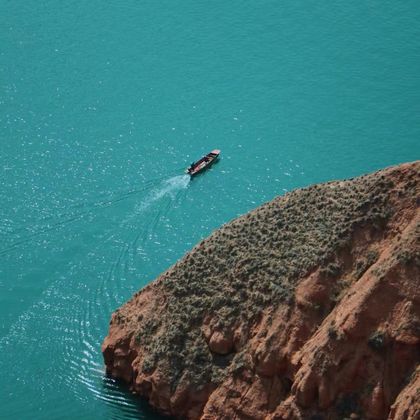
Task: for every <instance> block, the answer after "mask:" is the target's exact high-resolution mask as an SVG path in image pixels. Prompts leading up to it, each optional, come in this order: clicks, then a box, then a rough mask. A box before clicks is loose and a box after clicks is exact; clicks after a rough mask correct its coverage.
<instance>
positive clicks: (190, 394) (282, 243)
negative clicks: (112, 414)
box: [102, 162, 420, 420]
mask: <svg viewBox="0 0 420 420" xmlns="http://www.w3.org/2000/svg"><path fill="white" fill-rule="evenodd" d="M419 178H420V162H415V163H410V164H403V165H400V166H397V167H392V168H388V169H385V170H383V171H379V172H376V173H374V174H370V175H366V176H362V177H360V178H356V179H351V180H348V181H338V182H330V183H326V184H322V185H314V186H311V187H309V188H305V189H301V190H297V191H294V192H291V193H289V194H286V195H285V196H283V197H278V198H276V199H274V200H273V201H271V202H269V203H267V204H264V205H263V206H261V207H259V208H257V209H256V210H254V211H252V212H250V213H248V214H247V215H245V216H242V217H240V218H238V219H236V220H234V221H232V222H230V223H228V224H226V225H225V226H223V227H222V228H220V229H219V230H217V231H216V232H214V233H213V234H212V235H211V236H210V237H208V238H207V239H205V240H203V241H202V242H201V243H200V244H198V245H197V246H196V247H195V248H194V249H193V250H192V251H191V252H189V253H188V254H187V255H186V256H185V257H184V258H182V260H180V261H179V262H177V263H176V264H175V265H174V266H173V267H171V268H170V269H169V270H168V271H166V272H165V273H163V274H162V275H161V276H160V277H159V278H158V279H157V280H155V281H154V282H153V283H151V284H150V285H148V286H147V287H145V288H144V289H143V290H141V291H140V292H138V293H136V294H135V295H134V296H133V298H132V299H131V300H130V301H129V302H127V303H126V304H125V305H124V306H122V307H121V308H120V309H118V310H117V311H116V312H115V313H114V314H113V315H112V320H111V324H110V331H109V335H108V336H107V337H106V339H105V341H104V343H103V347H102V351H103V356H104V360H105V364H106V370H107V372H108V373H109V374H110V375H112V376H114V377H116V378H121V379H122V380H124V381H126V382H127V383H128V384H129V385H130V387H131V389H132V390H133V391H134V392H136V393H137V394H139V395H141V396H143V397H145V398H147V399H148V400H149V402H150V404H152V405H153V406H155V407H156V408H157V409H158V410H159V411H160V412H162V413H165V414H172V415H175V416H177V417H180V418H188V419H199V418H201V419H216V418H217V419H311V418H312V419H314V420H315V419H322V418H325V419H343V418H353V419H357V418H360V419H362V418H364V419H385V418H389V419H414V418H420V394H419V392H420V391H419V390H420V367H419V361H420V284H419V283H420V281H419V278H420V276H419V271H420V270H419V266H420V260H419V243H418V240H419V229H420V228H419V221H420V217H419V211H418V206H419V204H420V200H419Z"/></svg>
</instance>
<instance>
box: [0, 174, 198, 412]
mask: <svg viewBox="0 0 420 420" xmlns="http://www.w3.org/2000/svg"><path fill="white" fill-rule="evenodd" d="M189 182H190V177H189V176H188V175H179V176H173V177H169V178H166V179H163V180H160V181H159V182H158V183H154V184H153V186H152V187H151V188H149V189H148V190H147V191H144V195H143V196H142V197H141V199H140V200H138V201H137V203H136V204H134V205H132V204H131V206H130V207H124V208H122V209H120V208H118V211H115V212H114V213H115V215H114V218H115V219H116V220H117V222H116V223H114V224H112V225H111V224H108V223H105V224H103V229H102V231H101V232H98V233H97V234H96V235H97V236H95V238H91V239H90V243H91V245H90V247H89V249H88V252H81V253H79V254H78V256H77V258H73V259H71V260H68V261H67V263H66V267H65V268H64V270H61V269H60V274H59V275H58V272H57V275H56V274H55V273H52V274H51V280H52V281H51V282H50V283H49V285H48V287H47V288H46V289H45V290H44V291H43V293H42V294H41V295H40V296H39V298H38V299H37V301H36V302H34V303H33V304H32V306H31V307H29V308H28V309H27V310H26V311H25V312H24V313H23V314H21V316H20V317H19V318H18V319H17V320H16V322H15V323H14V324H12V325H11V328H10V330H9V332H8V333H7V334H6V335H5V336H4V337H2V338H0V351H2V352H3V353H7V351H6V350H7V348H14V349H16V350H17V351H19V352H20V354H22V360H23V361H24V362H23V364H22V367H21V368H19V369H20V371H19V375H21V376H22V377H25V378H29V379H25V380H26V387H25V388H24V389H25V392H27V391H28V389H29V391H30V392H33V394H34V395H36V394H37V393H38V392H39V383H40V382H42V380H43V377H44V376H45V375H47V376H48V378H49V380H48V381H49V382H48V384H46V383H45V384H44V385H43V387H44V389H43V392H44V393H45V395H46V396H48V391H49V389H50V388H51V389H52V388H57V387H62V388H63V389H66V392H68V393H70V394H72V395H73V396H74V397H76V398H77V399H79V400H81V401H84V402H86V403H88V402H89V401H90V398H92V397H93V398H95V399H99V400H103V401H105V402H106V404H107V405H108V406H109V409H110V410H111V413H113V414H115V415H117V414H118V416H121V418H125V419H128V418H133V419H134V418H138V412H139V408H138V404H139V403H138V401H137V400H134V399H132V398H131V396H130V394H128V393H127V392H125V390H124V389H122V388H121V387H120V386H119V385H118V384H117V383H116V382H115V381H113V380H112V379H110V378H106V377H105V376H104V371H103V361H102V355H101V353H100V351H99V349H100V346H101V340H102V338H103V337H104V336H105V334H106V330H107V326H108V323H109V317H110V314H111V312H112V311H113V310H115V309H116V307H118V306H119V305H121V304H122V303H123V302H124V301H125V300H127V299H128V297H129V296H130V295H131V294H132V293H134V291H137V290H138V288H139V287H140V285H141V284H142V281H143V282H144V281H145V280H144V279H143V278H142V276H143V277H144V272H145V271H147V270H146V269H145V264H149V260H153V258H152V256H151V255H150V252H152V251H150V250H149V247H150V245H152V246H155V247H158V245H154V244H155V243H156V241H159V240H161V236H162V235H163V232H164V229H165V226H166V224H169V225H170V223H169V222H168V220H169V218H170V217H171V216H170V212H171V210H172V209H176V208H179V207H178V206H179V203H180V202H181V200H182V199H183V197H185V194H186V192H187V189H188V186H189ZM134 195H135V194H132V195H131V196H130V197H133V196H134ZM118 197H119V198H122V197H121V196H118ZM115 199H117V197H115ZM124 201H125V200H124ZM129 204H130V203H129ZM97 208H100V207H97ZM123 211H124V212H125V216H122V212H123ZM92 214H93V213H92ZM61 222H64V220H62V221H61ZM56 223H59V221H56ZM64 225H65V223H63V225H62V226H64ZM72 227H73V226H72ZM74 227H76V226H74ZM77 227H79V225H77ZM162 229H163V230H162ZM75 235H76V236H74V237H73V241H72V243H71V244H68V246H70V245H73V242H77V241H79V240H80V237H81V236H80V235H82V232H76V233H75ZM28 240H29V239H28ZM50 246H52V244H51V245H50ZM86 246H89V245H87V243H86V244H85V247H86ZM34 330H36V331H39V334H38V336H37V344H36V346H37V347H36V348H37V351H40V352H45V353H48V352H53V353H54V354H56V355H57V357H56V359H55V362H54V366H51V368H50V369H49V370H48V372H45V371H41V370H40V371H39V372H38V371H37V372H35V373H34V372H32V374H31V375H27V374H26V370H25V366H30V363H31V354H30V352H29V353H28V352H25V350H24V349H27V348H28V347H31V346H33V345H35V344H34V343H32V340H33V338H32V337H31V334H30V331H34ZM51 331H54V340H53V341H51V340H50V333H51ZM9 354H10V357H9V356H7V359H8V363H12V358H13V355H12V354H11V353H10V352H9ZM9 359H10V360H9ZM0 366H1V363H0ZM15 373H16V372H15ZM15 373H10V383H14V382H13V381H12V376H13V374H15ZM81 385H82V386H81ZM10 392H12V391H11V390H10ZM14 392H16V391H14ZM22 394H23V391H22ZM21 397H22V398H23V395H22V396H21ZM45 398H47V397H45ZM68 410H69V412H71V413H72V415H73V414H74V415H76V413H73V412H72V411H71V410H72V407H71V406H69V407H68ZM28 411H29V409H28ZM92 417H93V414H92ZM115 418H116V417H115Z"/></svg>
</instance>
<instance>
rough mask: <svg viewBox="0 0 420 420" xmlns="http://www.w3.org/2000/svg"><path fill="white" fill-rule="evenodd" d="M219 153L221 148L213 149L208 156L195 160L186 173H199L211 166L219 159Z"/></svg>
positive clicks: (192, 174)
mask: <svg viewBox="0 0 420 420" xmlns="http://www.w3.org/2000/svg"><path fill="white" fill-rule="evenodd" d="M219 155H220V150H217V149H216V150H212V151H211V152H210V153H208V154H207V155H206V156H203V157H202V158H201V159H200V160H197V162H193V163H192V164H191V166H190V167H189V168H188V169H187V170H186V171H185V173H187V174H189V175H191V176H194V175H197V174H198V173H200V172H202V171H204V170H205V169H207V168H208V167H210V166H211V165H212V164H213V163H214V162H215V161H216V160H217V159H218V157H219Z"/></svg>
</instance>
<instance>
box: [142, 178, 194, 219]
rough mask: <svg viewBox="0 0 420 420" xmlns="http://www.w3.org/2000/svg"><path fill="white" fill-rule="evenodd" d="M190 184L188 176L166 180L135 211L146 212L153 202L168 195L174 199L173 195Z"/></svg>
mask: <svg viewBox="0 0 420 420" xmlns="http://www.w3.org/2000/svg"><path fill="white" fill-rule="evenodd" d="M189 182H190V176H189V175H177V176H173V177H172V178H169V179H167V180H166V181H163V182H162V185H161V186H160V187H159V188H156V189H155V190H153V191H152V192H151V193H150V196H149V197H147V198H146V199H145V200H144V201H143V202H142V203H141V204H140V206H139V207H138V208H137V211H136V213H137V212H138V211H143V210H146V209H147V208H148V207H150V206H151V205H152V204H153V203H154V202H155V201H158V200H160V199H161V198H162V197H165V195H170V196H171V197H172V198H174V194H175V193H176V192H177V191H179V190H182V189H185V188H187V187H188V184H189Z"/></svg>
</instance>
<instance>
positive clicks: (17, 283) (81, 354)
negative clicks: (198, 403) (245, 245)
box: [0, 0, 420, 419]
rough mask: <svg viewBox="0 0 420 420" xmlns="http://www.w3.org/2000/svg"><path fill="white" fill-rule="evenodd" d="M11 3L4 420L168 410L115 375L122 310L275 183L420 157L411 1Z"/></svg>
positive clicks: (417, 8) (6, 80)
mask: <svg viewBox="0 0 420 420" xmlns="http://www.w3.org/2000/svg"><path fill="white" fill-rule="evenodd" d="M0 15H1V16H2V25H1V26H0V87H1V91H0V92H1V93H0V110H1V111H0V173H1V186H0V200H1V203H2V205H1V207H0V240H1V248H0V355H1V356H0V371H1V373H2V374H1V378H0V389H1V390H2V391H1V393H0V418H19V419H45V418H54V419H58V418H60V419H71V418H75V417H76V416H77V417H79V418H82V419H89V418H112V419H114V418H115V419H117V418H118V419H128V418H144V419H152V418H156V415H155V414H153V413H152V412H151V411H150V410H149V409H148V408H147V405H145V404H144V403H142V402H138V401H137V400H134V399H132V398H131V397H130V394H129V393H127V392H126V390H125V389H124V388H123V387H120V386H118V385H117V384H115V383H114V382H113V381H112V380H110V379H107V378H105V377H104V374H103V365H102V356H101V354H100V345H101V342H102V340H103V338H104V336H105V335H106V333H107V326H108V322H109V319H110V315H111V313H112V311H113V310H114V309H116V308H117V307H118V306H119V305H121V304H122V303H123V302H124V301H125V300H127V299H128V298H129V297H130V296H131V294H132V293H133V292H135V291H137V290H138V289H139V288H140V287H142V286H144V285H145V284H147V283H148V282H150V281H151V280H152V279H153V278H155V277H156V276H157V275H158V274H159V273H161V272H162V271H163V270H165V269H166V268H167V267H169V266H170V265H171V264H172V263H174V262H175V261H176V260H177V259H178V258H180V257H181V256H182V255H183V254H184V253H185V252H186V251H187V250H188V249H190V248H191V247H192V246H193V245H194V244H196V243H197V242H198V241H199V240H200V239H201V238H203V237H205V236H207V235H208V234H209V233H210V232H211V231H212V230H214V229H215V228H217V227H218V226H220V225H221V224H223V223H225V222H227V221H229V220H231V219H232V218H234V217H236V216H237V215H239V214H242V213H244V212H246V211H248V210H249V209H252V208H254V207H256V206H257V205H259V204H261V203H263V202H264V201H267V200H269V199H271V198H273V197H274V196H276V195H279V194H284V193H285V192H286V191H290V190H292V189H294V188H297V187H301V186H306V185H308V184H312V183H315V182H320V181H326V180H330V179H337V178H346V177H352V176H356V175H359V174H362V173H366V172H369V171H373V170H375V169H378V168H381V167H384V166H387V165H391V164H396V163H400V162H404V161H410V160H415V159H418V158H419V157H420V146H419V144H420V143H419V138H420V124H419V115H420V76H419V75H420V48H419V42H418V40H419V39H420V23H419V22H420V3H419V2H418V1H417V0H416V1H404V2H395V1H384V0H382V1H366V2H348V1H333V2H319V1H308V0H306V1H297V0H284V1H258V2H257V1H230V2H222V1H212V2H204V1H197V0H194V1H192V0H185V1H182V2H175V1H168V0H164V1H160V2H157V1H151V0H147V1H146V0H125V1H116V0H112V1H99V0H91V1H89V2H86V1H81V0H69V1H66V2H59V1H52V0H38V1H33V0H14V1H13V2H12V1H7V0H0ZM216 147H217V148H220V149H221V150H222V159H221V160H220V162H219V163H218V164H217V165H215V166H214V167H213V168H212V169H211V170H210V171H208V172H207V173H206V174H205V175H202V176H200V177H198V178H196V179H194V180H193V181H190V180H189V178H188V177H187V176H185V175H183V174H182V170H181V168H184V167H185V166H187V165H188V164H189V163H190V162H191V161H192V160H194V159H198V158H199V157H200V156H201V155H202V154H204V153H206V152H208V151H210V150H211V149H213V148H216Z"/></svg>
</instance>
